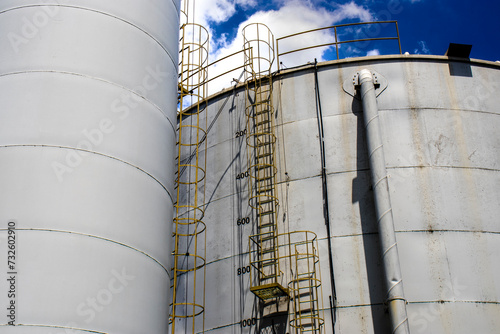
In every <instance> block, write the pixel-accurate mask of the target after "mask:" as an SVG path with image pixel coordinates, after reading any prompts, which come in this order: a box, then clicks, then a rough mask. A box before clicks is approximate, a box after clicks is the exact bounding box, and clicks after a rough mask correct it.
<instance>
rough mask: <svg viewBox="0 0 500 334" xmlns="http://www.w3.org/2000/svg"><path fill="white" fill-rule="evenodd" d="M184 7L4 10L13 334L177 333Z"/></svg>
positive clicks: (4, 164) (113, 0) (2, 88)
mask: <svg viewBox="0 0 500 334" xmlns="http://www.w3.org/2000/svg"><path fill="white" fill-rule="evenodd" d="M179 6H180V1H179V0H167V1H160V0H154V1H153V0H152V1H133V0H126V1H124V0H108V1H96V0H92V1H77V0H58V1H33V0H16V1H14V0H5V1H2V2H1V4H0V31H1V32H2V37H1V38H0V115H1V118H0V161H1V162H0V185H1V189H2V191H1V193H0V216H1V218H0V224H1V227H0V228H1V231H0V238H1V239H0V240H1V242H0V245H1V252H0V254H1V261H0V270H1V275H2V280H1V281H2V284H1V285H0V287H1V292H0V296H1V297H0V305H2V309H3V310H4V311H3V312H2V314H3V315H2V318H1V320H0V326H1V327H0V331H1V332H2V333H69V332H71V333H83V332H92V333H130V334H132V333H156V334H164V333H166V332H167V330H168V312H169V302H170V301H169V284H170V267H171V259H170V255H171V251H172V249H171V246H172V244H171V222H172V212H173V201H174V197H175V194H174V193H173V179H174V174H173V173H174V171H173V167H174V157H175V153H174V145H175V127H176V101H177V96H176V90H177V58H178V28H179V19H178V15H179V14H178V13H179ZM9 224H10V225H9ZM14 224H15V227H16V231H15V236H16V245H15V247H16V253H15V259H14V258H13V260H14V261H15V266H14V267H13V268H8V267H7V256H8V253H7V251H8V249H7V242H8V241H9V240H10V239H8V235H7V234H8V232H7V228H8V227H9V226H14ZM9 245H10V243H9ZM8 272H16V274H12V275H11V274H7V273H8ZM6 277H7V278H12V277H14V280H13V282H14V283H15V284H14V286H12V285H11V284H10V283H12V282H9V284H6ZM12 288H13V289H14V292H15V296H14V297H10V296H8V291H9V290H12ZM11 303H14V304H15V311H14V317H8V316H10V315H12V314H13V313H12V312H11V310H6V308H7V307H10V305H11ZM11 321H12V323H11V324H15V325H16V327H12V326H7V325H8V322H11Z"/></svg>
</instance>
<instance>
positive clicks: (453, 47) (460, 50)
mask: <svg viewBox="0 0 500 334" xmlns="http://www.w3.org/2000/svg"><path fill="white" fill-rule="evenodd" d="M471 50H472V45H468V44H457V43H450V46H449V47H448V51H446V53H445V54H444V55H445V56H448V57H454V58H469V56H470V51H471Z"/></svg>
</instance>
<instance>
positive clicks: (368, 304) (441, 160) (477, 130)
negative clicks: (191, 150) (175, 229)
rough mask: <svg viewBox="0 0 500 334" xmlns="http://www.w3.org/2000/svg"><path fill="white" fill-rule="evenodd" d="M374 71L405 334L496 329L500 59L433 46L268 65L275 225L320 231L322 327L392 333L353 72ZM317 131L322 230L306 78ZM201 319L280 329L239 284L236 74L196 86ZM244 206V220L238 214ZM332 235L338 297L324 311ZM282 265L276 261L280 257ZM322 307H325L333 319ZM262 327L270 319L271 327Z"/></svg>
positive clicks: (241, 149)
mask: <svg viewBox="0 0 500 334" xmlns="http://www.w3.org/2000/svg"><path fill="white" fill-rule="evenodd" d="M362 69H368V70H370V71H372V72H373V73H376V76H377V80H378V83H379V84H380V88H379V86H378V85H377V88H376V94H377V95H378V96H377V105H378V109H379V121H380V128H381V135H382V136H381V138H382V143H383V146H382V149H383V152H384V153H385V160H386V161H385V166H386V169H387V174H388V189H389V195H390V202H391V204H392V215H393V218H394V230H395V235H396V239H397V241H398V248H399V262H400V266H401V273H402V280H403V283H404V284H403V286H404V294H405V298H406V301H407V305H406V308H407V314H408V324H409V329H410V332H411V333H463V334H465V333H496V332H497V331H498V327H499V326H500V320H499V319H500V318H499V317H498V314H499V312H500V305H499V302H500V262H499V261H498V257H499V256H500V239H499V238H500V237H499V233H500V224H499V220H498V217H499V216H500V206H499V205H498V203H500V191H499V189H500V154H499V152H500V135H499V131H498V129H500V111H499V109H498V105H499V104H500V100H499V95H498V94H497V91H498V87H499V86H500V66H499V65H498V64H496V63H493V62H486V61H480V60H469V59H458V58H455V59H454V58H449V57H445V56H418V55H413V56H412V55H396V56H376V57H364V58H351V59H346V60H340V61H331V62H325V63H320V64H318V67H317V75H318V81H317V84H316V83H315V74H314V72H315V68H314V65H304V66H303V67H299V68H295V69H290V70H285V71H282V72H281V73H278V74H276V75H275V76H274V77H273V84H274V106H275V113H274V116H275V121H276V124H277V125H276V129H275V134H276V136H277V138H278V139H277V140H278V141H277V143H278V144H277V146H276V150H277V153H276V154H277V156H279V161H278V162H277V168H278V176H277V178H278V183H279V200H280V206H279V209H278V210H279V213H278V217H279V219H278V228H279V230H280V232H288V231H298V230H310V231H312V232H315V233H316V234H317V235H318V239H319V254H320V258H321V262H320V263H321V277H322V288H323V308H324V316H325V326H324V327H323V330H324V333H333V332H335V333H390V332H392V329H391V328H390V320H389V313H388V309H387V306H386V305H385V304H384V303H385V301H386V291H387V288H386V283H385V282H384V275H383V268H382V254H381V250H380V242H379V235H378V228H377V218H376V213H375V207H374V190H373V187H372V182H371V177H370V168H371V167H370V163H369V161H370V155H369V153H368V151H367V145H366V140H367V139H366V132H365V125H364V120H363V110H362V105H361V101H360V100H359V99H358V98H357V97H353V96H352V95H354V92H355V88H354V85H353V82H355V83H357V80H356V77H355V76H356V74H357V73H358V72H359V71H361V70H362ZM318 89H319V94H320V95H319V96H320V102H321V109H322V121H323V125H324V134H325V166H326V174H327V178H326V180H327V183H328V199H329V203H328V207H329V212H330V220H329V222H328V223H329V225H330V229H331V238H330V239H329V238H328V236H327V232H326V225H325V219H324V215H323V204H322V202H323V199H324V196H323V192H322V183H323V181H322V178H321V168H322V164H321V159H320V145H319V132H318V118H317V106H318V102H319V101H318V100H317V98H316V90H318ZM207 110H208V111H207V113H206V114H207V117H208V124H209V133H208V150H207V152H206V159H207V171H208V172H207V198H209V199H210V201H209V202H208V204H207V208H206V217H205V221H206V222H207V280H206V291H207V293H206V311H205V312H206V326H205V330H206V331H207V332H210V333H254V332H258V333H292V332H294V331H293V329H291V328H290V327H289V322H290V320H291V319H290V317H289V315H288V314H287V312H284V313H275V314H264V313H263V312H262V310H263V307H262V306H263V304H262V302H261V301H259V299H258V298H257V297H256V296H255V295H254V294H252V292H250V289H249V288H250V275H248V274H247V273H246V272H247V270H244V269H242V268H248V266H249V257H248V237H249V235H252V234H255V233H256V231H255V229H256V227H255V213H254V212H253V211H252V209H251V208H250V207H249V205H248V184H247V179H246V178H245V175H244V173H245V172H246V171H247V168H248V167H247V166H248V164H247V154H246V151H247V145H246V143H245V136H244V135H242V131H244V130H245V126H246V116H245V112H244V111H245V86H244V85H240V86H237V87H235V88H231V89H228V90H226V91H224V92H221V93H218V94H216V95H213V96H211V97H210V98H209V99H208V109H207ZM247 217H248V219H247ZM328 242H330V243H331V247H332V252H331V256H332V260H333V268H332V271H333V274H334V277H333V278H334V286H335V288H336V303H335V304H336V305H335V308H334V310H333V311H330V305H329V297H330V296H333V293H332V291H331V286H332V284H331V279H332V278H331V276H330V272H331V271H330V267H329V259H328V258H329V250H328ZM281 270H282V271H284V272H285V271H286V270H288V268H283V267H282V268H281ZM332 314H334V319H332V316H331V315H332ZM273 328H274V330H273Z"/></svg>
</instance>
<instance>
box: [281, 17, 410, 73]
mask: <svg viewBox="0 0 500 334" xmlns="http://www.w3.org/2000/svg"><path fill="white" fill-rule="evenodd" d="M370 24H372V25H373V24H394V25H395V27H396V34H397V36H395V37H372V38H361V39H352V40H347V41H339V39H338V33H337V29H338V28H343V27H350V26H362V25H370ZM330 29H333V31H334V35H335V42H332V43H324V44H318V45H311V46H307V47H303V48H299V49H293V50H289V51H286V52H280V51H279V42H280V41H282V40H285V39H288V38H291V37H295V36H299V35H305V34H310V33H314V32H318V31H323V30H330ZM380 40H397V41H398V45H399V53H400V54H401V53H402V52H401V40H400V38H399V27H398V22H397V21H378V22H360V23H348V24H339V25H335V26H330V27H324V28H317V29H311V30H306V31H302V32H298V33H295V34H291V35H287V36H283V37H280V38H278V39H276V53H277V61H278V66H279V64H280V56H284V55H287V54H290V53H294V52H299V51H304V50H309V49H314V48H320V47H326V46H333V45H335V51H336V54H337V59H340V58H339V45H341V44H347V43H356V42H368V41H380Z"/></svg>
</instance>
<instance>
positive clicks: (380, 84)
mask: <svg viewBox="0 0 500 334" xmlns="http://www.w3.org/2000/svg"><path fill="white" fill-rule="evenodd" d="M371 72H372V75H373V83H374V85H375V95H376V96H377V97H378V96H379V95H380V94H382V93H383V92H384V91H385V90H386V88H387V86H388V85H389V83H388V81H387V79H386V78H385V77H384V76H383V75H381V74H380V73H378V72H376V71H371ZM358 87H359V71H358V72H356V73H355V74H354V75H353V76H352V79H347V80H346V81H344V84H343V87H342V88H343V89H344V92H346V93H347V94H349V95H351V96H352V97H354V98H356V99H358V100H360V99H361V98H360V97H359V94H358Z"/></svg>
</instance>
